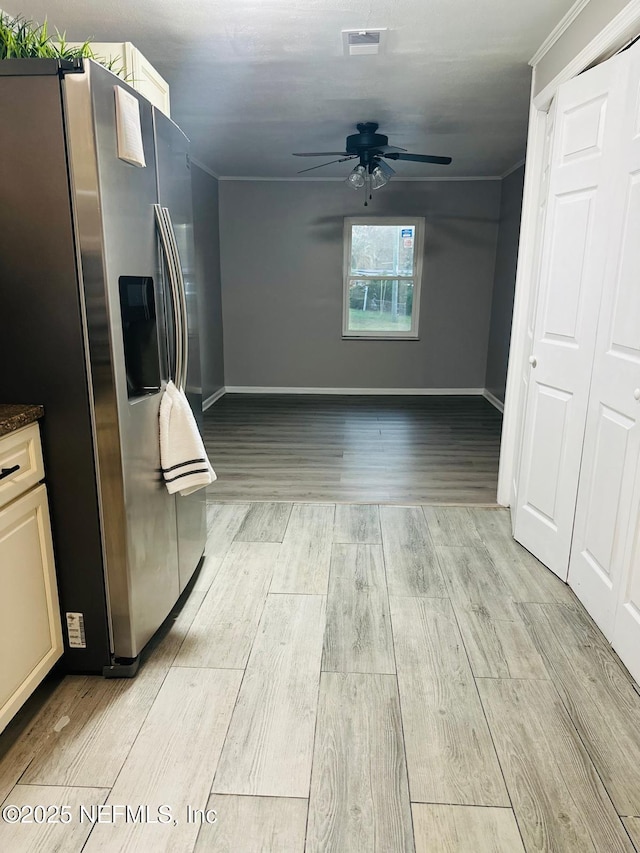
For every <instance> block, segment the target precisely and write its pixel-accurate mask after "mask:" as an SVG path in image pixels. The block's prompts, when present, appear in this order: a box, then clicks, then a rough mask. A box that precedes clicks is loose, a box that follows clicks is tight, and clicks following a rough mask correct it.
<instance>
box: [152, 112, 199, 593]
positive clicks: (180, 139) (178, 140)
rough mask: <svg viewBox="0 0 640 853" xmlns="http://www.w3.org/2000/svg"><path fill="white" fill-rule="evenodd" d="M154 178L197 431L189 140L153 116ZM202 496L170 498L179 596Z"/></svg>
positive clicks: (191, 565)
mask: <svg viewBox="0 0 640 853" xmlns="http://www.w3.org/2000/svg"><path fill="white" fill-rule="evenodd" d="M153 120H154V125H155V140H156V164H157V176H158V200H159V202H160V204H161V205H162V206H163V207H166V208H168V209H169V212H170V216H171V221H172V223H173V229H174V233H175V237H176V242H177V246H178V253H179V256H180V262H181V267H182V278H183V281H184V289H185V293H184V296H185V300H186V315H187V316H186V319H187V341H188V346H187V350H188V354H187V355H188V358H187V372H186V382H185V383H184V391H185V394H186V395H187V399H188V400H189V403H190V405H191V409H192V410H193V414H194V415H195V418H196V422H197V424H198V427H199V428H200V429H202V379H201V369H200V338H199V327H198V301H197V292H196V281H195V269H194V266H195V264H194V249H193V213H192V203H191V172H190V169H189V159H188V155H189V140H188V139H187V138H186V136H185V135H184V134H183V133H182V131H181V130H180V128H179V127H178V126H177V125H175V124H174V123H173V122H172V121H171V119H169V118H167V117H166V116H165V115H163V113H161V112H159V111H158V110H156V109H154V110H153ZM205 501H206V492H205V490H204V489H200V490H199V491H197V492H194V493H193V494H191V495H188V496H187V497H182V496H180V495H178V496H177V497H176V511H177V525H178V558H179V565H180V590H181V591H182V590H183V589H184V588H185V586H186V585H187V583H188V582H189V579H190V578H191V576H192V575H193V573H194V571H195V570H196V567H197V565H198V563H199V562H200V559H201V557H202V554H203V553H204V544H205V539H206V512H205V510H206V503H205Z"/></svg>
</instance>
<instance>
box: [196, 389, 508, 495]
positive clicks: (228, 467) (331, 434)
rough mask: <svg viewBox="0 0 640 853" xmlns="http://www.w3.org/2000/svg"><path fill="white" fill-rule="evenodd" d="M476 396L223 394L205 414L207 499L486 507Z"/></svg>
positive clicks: (484, 447)
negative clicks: (212, 476)
mask: <svg viewBox="0 0 640 853" xmlns="http://www.w3.org/2000/svg"><path fill="white" fill-rule="evenodd" d="M501 427H502V416H501V414H500V413H499V412H498V411H497V410H496V409H495V408H494V407H493V406H492V405H491V404H490V403H488V402H487V401H486V400H485V399H484V398H482V397H447V396H442V397H437V396H436V397H400V396H398V397H384V396H359V395H358V396H342V395H306V394H269V395H266V394H227V395H225V396H224V397H222V398H221V399H220V400H218V401H217V402H216V403H215V405H213V406H211V408H210V409H208V410H207V411H206V412H205V416H204V431H203V434H204V440H205V445H206V448H207V452H208V454H209V458H210V459H211V462H212V464H213V467H214V468H215V471H216V474H217V476H218V479H217V481H216V482H215V483H213V484H212V485H211V486H210V487H209V489H208V493H209V497H210V499H211V500H215V501H231V502H234V501H235V502H244V501H295V502H297V503H302V502H319V503H322V502H324V501H330V502H332V503H334V502H341V503H349V502H352V503H371V504H378V503H407V504H429V503H454V504H455V503H460V504H495V501H496V490H497V482H498V457H499V453H500V431H501Z"/></svg>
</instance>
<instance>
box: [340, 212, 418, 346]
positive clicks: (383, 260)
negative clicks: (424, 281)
mask: <svg viewBox="0 0 640 853" xmlns="http://www.w3.org/2000/svg"><path fill="white" fill-rule="evenodd" d="M423 232H424V219H422V218H421V217H409V218H406V219H400V218H393V219H388V218H380V217H366V218H348V219H345V221H344V244H345V245H344V302H343V306H344V307H343V320H342V334H343V337H345V338H401V339H402V338H404V339H411V338H413V339H415V338H417V337H418V318H419V314H420V281H421V277H422V244H423Z"/></svg>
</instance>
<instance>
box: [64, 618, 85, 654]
mask: <svg viewBox="0 0 640 853" xmlns="http://www.w3.org/2000/svg"><path fill="white" fill-rule="evenodd" d="M66 616H67V636H68V638H69V648H70V649H86V648H87V639H86V637H85V633H84V613H67V614H66Z"/></svg>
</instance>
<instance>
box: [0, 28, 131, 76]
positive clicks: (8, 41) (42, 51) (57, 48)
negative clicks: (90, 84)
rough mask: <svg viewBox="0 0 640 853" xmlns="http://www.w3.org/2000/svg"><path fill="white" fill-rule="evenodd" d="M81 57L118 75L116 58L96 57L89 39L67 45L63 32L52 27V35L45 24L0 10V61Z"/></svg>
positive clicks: (117, 59)
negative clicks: (99, 64)
mask: <svg viewBox="0 0 640 853" xmlns="http://www.w3.org/2000/svg"><path fill="white" fill-rule="evenodd" d="M80 57H85V58H87V59H95V60H96V61H97V62H100V63H101V64H102V65H105V66H106V67H107V68H108V69H109V70H110V71H113V72H114V74H120V76H124V75H123V74H122V69H121V68H119V67H118V63H119V61H120V60H119V58H113V59H110V60H105V59H101V58H100V57H99V56H96V55H95V53H94V52H93V50H92V48H91V39H87V40H86V41H84V42H83V43H82V44H81V45H70V44H68V42H67V39H66V33H60V32H59V31H58V30H56V32H55V35H51V34H50V33H49V29H48V25H47V22H46V20H45V22H44V24H36V23H35V22H34V21H29V20H27V19H26V18H24V17H22V15H17V16H16V17H12V16H11V15H8V14H7V13H6V12H0V60H2V59H28V58H40V59H78V58H80Z"/></svg>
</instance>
